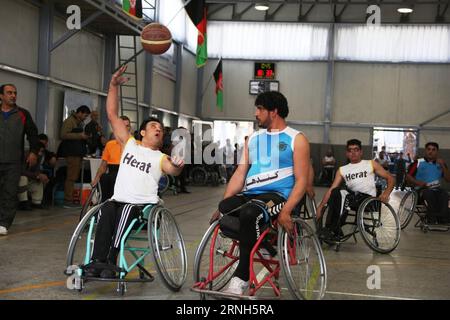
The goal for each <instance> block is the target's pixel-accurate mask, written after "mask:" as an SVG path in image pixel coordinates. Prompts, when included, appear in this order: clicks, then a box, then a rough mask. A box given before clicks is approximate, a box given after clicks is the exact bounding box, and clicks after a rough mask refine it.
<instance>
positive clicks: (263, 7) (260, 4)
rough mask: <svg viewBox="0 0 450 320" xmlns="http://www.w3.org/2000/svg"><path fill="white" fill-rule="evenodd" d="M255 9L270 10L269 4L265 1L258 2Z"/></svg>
mask: <svg viewBox="0 0 450 320" xmlns="http://www.w3.org/2000/svg"><path fill="white" fill-rule="evenodd" d="M255 9H256V10H259V11H266V10H269V6H268V5H267V4H264V3H257V4H255Z"/></svg>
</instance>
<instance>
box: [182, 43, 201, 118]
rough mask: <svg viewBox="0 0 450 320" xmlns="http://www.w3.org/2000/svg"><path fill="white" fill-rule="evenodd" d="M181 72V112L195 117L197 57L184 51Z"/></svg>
mask: <svg viewBox="0 0 450 320" xmlns="http://www.w3.org/2000/svg"><path fill="white" fill-rule="evenodd" d="M182 52H183V55H182V61H183V66H182V70H181V93H180V112H181V113H184V114H187V115H191V116H195V111H196V110H195V97H196V90H197V67H196V66H195V56H194V55H193V54H192V53H190V52H189V51H187V50H183V51H182Z"/></svg>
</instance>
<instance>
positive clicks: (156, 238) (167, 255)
mask: <svg viewBox="0 0 450 320" xmlns="http://www.w3.org/2000/svg"><path fill="white" fill-rule="evenodd" d="M105 203H106V202H105ZM102 206H103V203H100V204H96V205H94V206H93V207H92V208H90V209H89V210H88V211H87V213H86V214H85V215H84V216H83V218H82V219H81V221H80V222H79V223H78V225H77V227H76V229H75V231H74V233H73V235H72V238H71V240H70V244H69V248H68V250H67V256H66V270H65V272H64V273H65V274H66V275H67V276H68V278H67V283H66V284H67V288H68V289H73V290H78V291H79V292H81V291H82V290H83V289H84V288H85V284H86V283H87V282H90V281H106V282H117V291H118V292H119V294H120V295H124V293H125V292H126V290H127V286H126V284H127V283H129V282H151V281H153V280H154V277H153V276H152V275H151V274H150V272H149V271H148V270H147V269H146V268H145V258H146V257H147V256H148V255H149V254H151V256H152V262H153V263H154V265H155V266H156V270H157V272H158V274H159V276H160V278H161V279H162V282H163V284H164V285H165V286H166V287H167V288H168V289H170V290H172V291H175V292H176V291H179V290H180V288H181V287H182V286H183V284H184V282H185V280H186V274H187V256H186V248H185V244H184V240H183V237H182V235H181V233H180V230H179V228H178V226H177V224H176V222H175V219H174V218H173V216H172V214H171V213H170V211H169V210H168V209H166V208H165V207H164V206H163V205H162V202H160V203H158V204H152V205H147V206H146V207H145V208H144V209H142V212H141V215H140V216H139V217H138V218H136V219H133V220H132V221H131V223H130V225H129V227H128V228H127V230H126V231H125V232H124V235H123V237H122V239H121V242H120V251H119V257H118V258H119V259H118V265H117V266H112V268H114V270H115V271H116V272H118V277H117V278H113V279H101V278H92V277H91V278H89V277H87V276H85V271H86V269H87V268H88V265H89V263H90V262H91V255H92V251H93V245H94V237H95V231H96V225H97V219H98V213H99V211H100V209H101V207H102ZM145 229H147V230H145ZM131 260H133V261H131ZM136 267H137V269H138V271H139V276H138V278H137V279H135V278H130V277H128V278H127V275H128V274H130V273H131V271H132V270H133V269H135V268H136Z"/></svg>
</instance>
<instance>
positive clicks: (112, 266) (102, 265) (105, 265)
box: [80, 262, 127, 273]
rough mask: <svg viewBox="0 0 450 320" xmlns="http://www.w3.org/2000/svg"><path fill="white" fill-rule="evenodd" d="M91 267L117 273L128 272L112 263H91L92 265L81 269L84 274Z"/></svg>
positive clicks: (86, 265) (83, 266) (89, 264)
mask: <svg viewBox="0 0 450 320" xmlns="http://www.w3.org/2000/svg"><path fill="white" fill-rule="evenodd" d="M90 267H94V268H96V269H102V270H104V269H107V270H112V271H115V272H125V273H127V271H126V270H125V269H122V268H120V267H118V266H117V265H115V264H110V263H92V262H91V263H88V264H85V265H82V266H80V269H81V270H83V272H85V271H86V270H87V269H88V268H90Z"/></svg>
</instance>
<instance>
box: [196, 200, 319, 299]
mask: <svg viewBox="0 0 450 320" xmlns="http://www.w3.org/2000/svg"><path fill="white" fill-rule="evenodd" d="M254 202H257V204H258V205H260V203H259V202H260V201H258V200H256V201H254ZM292 219H293V222H294V225H295V228H294V239H293V238H291V237H290V236H289V235H288V234H287V233H286V232H285V231H284V229H282V228H281V227H278V225H277V221H276V220H274V221H272V224H271V225H270V226H269V227H267V228H266V229H265V230H264V231H263V232H262V234H261V236H260V237H259V238H258V240H257V242H256V243H255V245H254V246H253V248H252V250H251V253H250V257H251V259H250V270H249V271H250V279H249V284H250V286H249V294H248V295H245V296H237V295H234V294H230V293H225V292H221V291H219V290H221V289H222V288H223V287H225V286H226V284H227V283H228V282H229V280H230V279H231V277H232V276H233V273H234V269H232V270H230V269H231V268H233V266H234V267H236V266H237V262H238V260H239V252H238V251H237V249H238V248H239V242H238V241H237V240H233V239H231V238H227V237H225V236H224V235H223V233H222V232H221V231H220V227H219V221H215V222H214V223H213V224H211V226H210V227H209V228H208V230H207V231H206V233H205V234H204V236H203V238H202V240H201V243H200V245H199V247H198V249H197V252H196V255H195V261H194V285H193V287H192V288H191V290H192V291H194V292H198V293H200V298H201V299H206V298H207V296H213V297H223V298H238V299H248V300H256V299H273V297H261V296H257V295H256V294H257V291H258V290H260V289H261V288H263V286H264V285H267V284H268V285H269V288H271V289H272V290H273V292H274V295H275V297H276V298H280V297H281V289H280V286H279V282H278V279H279V275H280V271H281V272H282V273H283V275H284V277H285V278H286V284H287V286H288V289H289V291H290V293H291V295H292V296H293V297H294V298H296V299H309V298H311V296H312V295H314V294H317V298H318V299H321V298H323V296H324V294H325V290H326V283H327V269H326V264H325V258H324V256H323V252H322V248H321V246H320V242H319V240H318V239H317V237H316V234H315V232H314V231H313V230H312V228H311V227H310V226H309V225H308V224H307V223H306V222H305V221H303V220H302V219H300V218H299V217H297V216H293V217H292ZM277 229H278V230H277ZM277 231H278V232H277ZM219 237H220V238H221V239H224V240H228V241H229V242H230V243H229V248H221V247H218V248H216V244H217V242H218V241H217V239H218V238H219ZM299 239H300V242H301V243H298V241H299ZM305 239H307V240H312V245H309V247H308V248H304V244H305V243H306V242H307V241H306V240H305ZM293 240H294V241H293ZM208 245H209V248H208ZM275 245H277V248H278V255H279V257H281V260H277V259H274V256H273V254H271V255H270V256H271V257H270V258H268V259H267V258H265V257H264V256H263V253H262V252H261V251H260V250H261V248H267V247H268V246H272V248H273V247H274V246H275ZM312 246H314V248H315V252H316V253H317V257H315V258H316V260H315V262H316V265H314V266H313V268H312V270H310V268H309V262H310V261H313V260H314V259H313V258H312V257H311V258H310V257H304V258H299V257H300V255H301V254H305V255H306V254H309V253H311V251H312ZM300 247H301V248H300ZM223 249H226V250H223ZM269 249H270V248H269ZM299 249H300V250H301V249H302V250H301V252H300V253H298V254H297V250H299ZM266 250H267V251H269V253H270V250H268V249H266ZM272 250H274V249H272ZM205 253H206V254H209V256H208V257H207V259H208V270H207V275H202V274H200V273H201V271H202V270H200V269H201V263H202V256H203V255H204V254H205ZM275 254H276V253H275ZM216 257H217V259H220V257H222V258H227V259H229V261H228V262H227V263H226V264H225V265H221V266H220V267H219V268H218V270H215V265H214V263H215V258H216ZM257 264H260V265H261V266H262V268H263V269H262V271H260V272H259V273H258V274H256V272H255V269H256V266H257ZM296 265H297V266H300V265H302V266H305V268H306V273H307V276H308V279H307V281H306V283H301V284H300V286H302V285H305V288H299V284H298V283H296V280H294V276H293V273H292V268H293V267H294V266H296ZM216 269H217V268H216ZM204 271H205V270H204ZM263 271H264V272H265V275H264V276H263V277H262V278H261V277H260V275H261V273H262V272H263ZM310 271H311V273H310ZM205 273H206V271H205ZM311 275H312V276H315V277H316V278H315V279H312V280H311V278H310V276H311ZM317 283H319V288H318V289H315V285H316V284H317Z"/></svg>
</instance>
